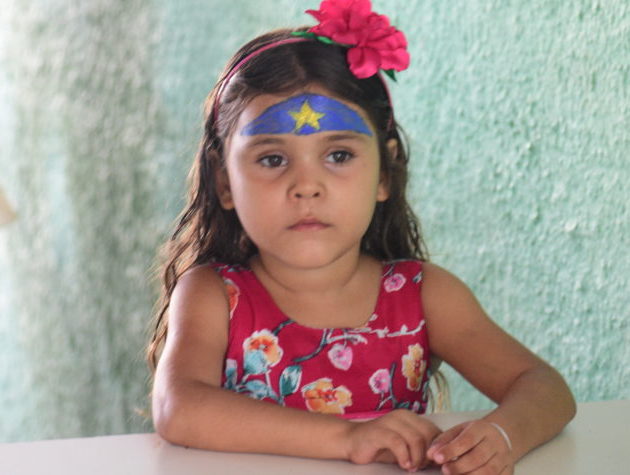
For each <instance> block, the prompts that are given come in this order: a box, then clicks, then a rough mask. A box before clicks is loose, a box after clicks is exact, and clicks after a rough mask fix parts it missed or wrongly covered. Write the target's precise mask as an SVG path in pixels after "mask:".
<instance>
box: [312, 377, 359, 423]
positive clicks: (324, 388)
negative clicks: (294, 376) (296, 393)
mask: <svg viewBox="0 0 630 475" xmlns="http://www.w3.org/2000/svg"><path fill="white" fill-rule="evenodd" d="M302 396H303V397H304V400H305V402H306V407H307V408H308V410H309V411H311V412H319V413H322V414H343V413H344V412H345V410H344V408H346V407H348V406H351V405H352V393H351V392H350V390H349V389H348V388H346V387H345V386H338V387H336V388H335V387H334V386H333V383H332V380H331V379H330V378H320V379H318V380H316V381H313V382H312V383H309V384H307V385H305V386H303V387H302Z"/></svg>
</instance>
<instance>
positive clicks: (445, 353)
mask: <svg viewBox="0 0 630 475" xmlns="http://www.w3.org/2000/svg"><path fill="white" fill-rule="evenodd" d="M423 276H424V281H423V287H422V299H423V305H424V308H425V314H426V321H427V327H428V331H429V337H430V341H431V352H432V353H435V354H437V356H439V357H440V358H442V359H444V360H445V361H446V362H447V363H449V364H450V365H451V366H453V367H454V368H455V369H456V370H457V371H458V372H459V373H460V374H462V375H463V376H464V377H465V378H466V379H467V380H468V381H469V382H470V383H471V384H473V385H474V386H475V387H476V388H477V389H479V390H480V391H481V392H482V393H483V394H485V395H486V396H488V397H489V398H490V399H492V400H493V401H494V402H496V403H497V404H498V407H497V408H496V409H495V410H494V411H492V412H491V413H489V414H488V415H487V416H485V417H484V418H483V419H481V420H479V421H472V422H469V423H465V424H460V425H459V426H456V427H454V428H452V429H450V430H448V431H446V432H445V433H443V434H442V435H440V436H439V437H438V438H437V439H436V440H435V442H434V444H433V445H432V447H431V448H430V450H429V452H428V456H429V457H430V458H431V459H433V460H435V461H436V462H438V463H440V464H443V471H444V472H445V473H449V474H456V473H477V472H476V471H475V470H479V473H482V472H483V473H499V472H500V471H501V470H503V469H506V472H507V473H511V472H512V470H513V464H514V462H515V461H516V460H518V459H519V458H521V457H522V456H523V455H524V454H526V453H527V452H529V451H530V450H531V449H533V448H534V447H536V446H538V445H540V444H542V443H544V442H546V441H548V440H549V439H551V438H552V437H553V436H555V435H556V434H558V433H559V432H560V431H561V430H562V428H563V427H564V426H565V425H566V424H567V423H568V422H569V421H570V420H571V419H572V418H573V416H574V415H575V410H576V408H575V401H574V399H573V396H572V394H571V391H570V390H569V388H568V387H567V385H566V383H565V382H564V380H563V379H562V377H561V376H560V374H559V373H558V372H557V371H556V370H554V369H553V368H552V367H551V366H549V365H548V364H547V363H545V362H544V361H543V360H541V359H540V358H538V357H537V356H536V355H534V354H533V353H532V352H530V351H529V350H528V349H526V348H525V347H524V346H523V345H521V344H520V343H519V342H518V341H516V340H515V339H514V338H512V337H511V336H509V335H508V334H507V333H505V332H504V331H503V330H501V329H500V328H499V327H498V326H497V325H496V324H495V323H493V322H492V321H491V320H490V319H489V318H488V316H487V315H486V314H485V312H484V311H483V309H482V308H481V306H480V305H479V303H478V302H477V300H476V299H475V297H474V296H473V294H472V292H471V291H470V290H469V289H468V288H467V287H466V286H465V285H464V284H463V283H462V282H461V281H460V280H459V279H457V278H456V277H455V276H453V275H452V274H450V273H448V272H447V271H445V270H444V269H441V268H440V267H438V266H435V265H432V264H429V263H427V264H425V266H424V272H423ZM493 424H497V425H498V426H499V428H497V427H496V425H493ZM501 429H503V431H504V432H505V435H506V436H507V438H508V439H509V440H510V442H511V445H512V447H511V449H510V448H509V447H508V442H507V440H506V439H505V437H504V435H503V434H502V433H501ZM486 470H488V471H486ZM504 473H505V472H504Z"/></svg>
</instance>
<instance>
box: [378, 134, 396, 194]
mask: <svg viewBox="0 0 630 475" xmlns="http://www.w3.org/2000/svg"><path fill="white" fill-rule="evenodd" d="M385 145H386V147H387V157H383V159H384V160H396V158H397V157H398V140H396V139H389V140H388V141H387V143H386V144H385ZM387 198H389V176H388V175H387V173H385V172H381V178H380V181H379V184H378V193H377V195H376V200H377V201H387Z"/></svg>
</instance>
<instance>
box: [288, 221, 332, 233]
mask: <svg viewBox="0 0 630 475" xmlns="http://www.w3.org/2000/svg"><path fill="white" fill-rule="evenodd" d="M329 227H330V224H326V223H322V222H321V221H319V220H318V219H315V218H305V219H301V220H299V221H298V222H297V223H295V224H293V225H291V226H289V229H290V230H291V231H319V230H322V229H326V228H329Z"/></svg>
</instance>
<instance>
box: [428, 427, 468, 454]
mask: <svg viewBox="0 0 630 475" xmlns="http://www.w3.org/2000/svg"><path fill="white" fill-rule="evenodd" d="M463 429H464V426H463V425H462V424H460V425H457V426H455V427H451V428H450V429H449V430H447V431H445V432H442V433H441V434H440V435H438V436H437V437H436V438H435V439H433V442H432V443H431V446H430V447H429V450H428V451H427V457H429V458H430V459H431V460H435V453H436V452H437V451H438V450H440V449H441V448H442V447H444V446H445V445H447V444H448V443H450V442H451V441H452V440H454V439H455V438H456V437H457V436H458V435H459V434H460V433H461V432H462V430H463Z"/></svg>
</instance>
